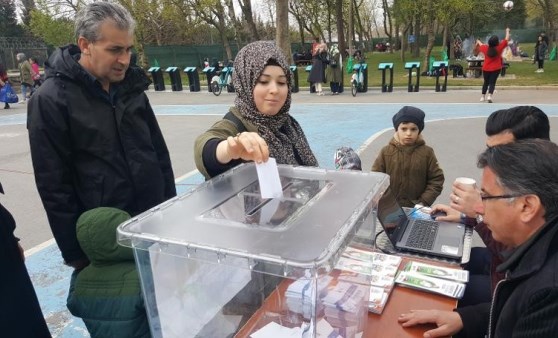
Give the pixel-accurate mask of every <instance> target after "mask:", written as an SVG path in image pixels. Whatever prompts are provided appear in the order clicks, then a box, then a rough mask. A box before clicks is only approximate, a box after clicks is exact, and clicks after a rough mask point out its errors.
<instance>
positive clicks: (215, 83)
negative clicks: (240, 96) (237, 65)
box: [211, 65, 234, 96]
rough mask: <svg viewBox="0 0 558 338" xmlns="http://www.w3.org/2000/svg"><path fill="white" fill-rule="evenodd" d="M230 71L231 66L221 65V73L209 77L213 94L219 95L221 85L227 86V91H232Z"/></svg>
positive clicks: (231, 69)
mask: <svg viewBox="0 0 558 338" xmlns="http://www.w3.org/2000/svg"><path fill="white" fill-rule="evenodd" d="M232 72H233V67H232V65H229V66H227V67H223V69H222V70H221V73H220V74H218V75H215V76H213V78H211V91H212V92H213V94H214V95H215V96H219V95H221V91H223V87H227V91H229V92H233V91H234V87H233V84H232Z"/></svg>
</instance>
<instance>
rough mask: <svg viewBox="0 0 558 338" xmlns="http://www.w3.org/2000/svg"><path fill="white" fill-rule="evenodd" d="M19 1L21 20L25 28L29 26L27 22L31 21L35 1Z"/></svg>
mask: <svg viewBox="0 0 558 338" xmlns="http://www.w3.org/2000/svg"><path fill="white" fill-rule="evenodd" d="M20 1H21V5H22V6H21V7H20V10H21V20H22V21H23V24H24V25H25V26H29V22H30V21H31V11H33V10H34V9H35V1H34V0H20Z"/></svg>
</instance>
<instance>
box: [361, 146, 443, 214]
mask: <svg viewBox="0 0 558 338" xmlns="http://www.w3.org/2000/svg"><path fill="white" fill-rule="evenodd" d="M372 171H379V172H382V173H386V174H388V175H389V176H390V188H391V190H392V192H393V193H394V194H395V196H397V201H398V202H399V204H401V206H404V207H414V206H415V204H419V203H420V204H423V205H432V203H434V201H435V200H436V198H437V197H438V196H439V195H440V193H441V192H442V188H443V186H444V172H443V171H442V168H440V165H439V164H438V159H436V155H434V150H433V149H432V148H431V147H429V146H427V145H426V143H425V142H424V140H423V139H422V136H420V135H419V139H418V140H417V142H416V143H415V144H414V145H411V146H405V145H402V144H400V143H399V141H397V140H396V139H395V138H392V139H391V141H390V142H389V144H388V145H387V146H385V147H384V148H382V150H381V152H380V154H379V155H378V157H377V158H376V161H374V165H373V166H372Z"/></svg>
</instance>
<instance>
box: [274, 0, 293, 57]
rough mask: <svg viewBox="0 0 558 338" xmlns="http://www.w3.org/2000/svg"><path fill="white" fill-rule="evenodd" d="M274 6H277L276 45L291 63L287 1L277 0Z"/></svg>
mask: <svg viewBox="0 0 558 338" xmlns="http://www.w3.org/2000/svg"><path fill="white" fill-rule="evenodd" d="M275 7H276V8H277V19H276V21H277V33H276V38H275V40H276V41H277V46H279V48H280V49H281V50H282V51H283V54H285V57H286V58H287V62H288V63H289V64H291V63H293V56H292V52H291V38H290V33H289V3H288V2H287V1H284V0H277V4H276V5H275Z"/></svg>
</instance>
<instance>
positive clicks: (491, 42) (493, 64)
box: [476, 28, 510, 103]
mask: <svg viewBox="0 0 558 338" xmlns="http://www.w3.org/2000/svg"><path fill="white" fill-rule="evenodd" d="M509 40H510V29H509V28H506V37H505V38H504V40H502V41H500V40H499V39H498V37H497V36H496V35H493V36H491V37H490V39H488V44H484V43H482V42H481V41H480V40H477V44H476V46H477V47H478V49H479V51H480V52H481V53H483V54H484V62H483V64H482V75H483V77H484V82H483V84H482V96H481V98H480V101H481V102H484V101H487V102H489V103H492V95H494V88H496V81H497V80H498V76H499V75H500V71H501V70H502V66H503V64H504V60H503V59H502V52H503V51H504V48H506V47H507V45H508V41H509ZM487 90H488V96H486V92H487Z"/></svg>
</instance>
